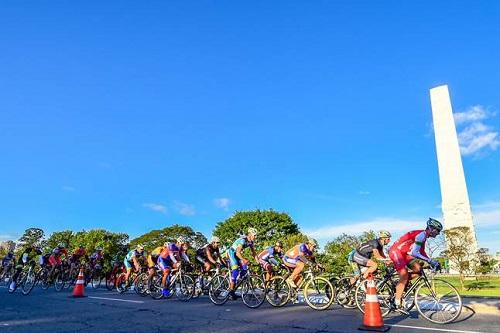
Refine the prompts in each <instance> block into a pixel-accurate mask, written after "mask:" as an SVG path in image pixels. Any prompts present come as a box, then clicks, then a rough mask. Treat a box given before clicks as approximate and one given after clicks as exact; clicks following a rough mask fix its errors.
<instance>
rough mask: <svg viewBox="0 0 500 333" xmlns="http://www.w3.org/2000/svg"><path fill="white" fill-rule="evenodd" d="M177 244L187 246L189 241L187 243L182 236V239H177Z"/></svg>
mask: <svg viewBox="0 0 500 333" xmlns="http://www.w3.org/2000/svg"><path fill="white" fill-rule="evenodd" d="M177 243H179V244H186V243H187V241H186V238H184V237H182V236H180V237H177Z"/></svg>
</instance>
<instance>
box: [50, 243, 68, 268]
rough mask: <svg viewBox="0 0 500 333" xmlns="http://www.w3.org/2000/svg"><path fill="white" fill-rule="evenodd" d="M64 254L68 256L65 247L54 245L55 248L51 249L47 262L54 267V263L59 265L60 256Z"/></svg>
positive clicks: (60, 262)
mask: <svg viewBox="0 0 500 333" xmlns="http://www.w3.org/2000/svg"><path fill="white" fill-rule="evenodd" d="M63 254H64V255H65V256H66V257H67V256H68V250H66V249H65V248H62V249H61V248H58V247H56V248H55V249H53V250H52V254H51V255H50V257H49V264H50V266H52V267H54V266H56V265H61V264H62V261H61V256H62V255H63Z"/></svg>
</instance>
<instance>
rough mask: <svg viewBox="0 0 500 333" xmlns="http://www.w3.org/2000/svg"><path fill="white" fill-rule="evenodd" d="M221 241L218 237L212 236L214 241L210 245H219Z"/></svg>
mask: <svg viewBox="0 0 500 333" xmlns="http://www.w3.org/2000/svg"><path fill="white" fill-rule="evenodd" d="M219 242H220V239H219V237H217V236H212V239H211V240H210V243H219Z"/></svg>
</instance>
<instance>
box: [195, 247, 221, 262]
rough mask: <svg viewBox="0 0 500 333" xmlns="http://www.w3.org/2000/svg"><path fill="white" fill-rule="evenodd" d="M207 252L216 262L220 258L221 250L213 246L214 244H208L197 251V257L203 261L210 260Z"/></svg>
mask: <svg viewBox="0 0 500 333" xmlns="http://www.w3.org/2000/svg"><path fill="white" fill-rule="evenodd" d="M207 252H210V254H211V255H212V258H214V260H216V259H217V258H219V257H220V253H219V248H218V247H215V246H213V245H212V243H207V244H205V245H203V246H202V247H200V248H199V249H198V250H196V256H197V257H200V258H203V259H208V255H207Z"/></svg>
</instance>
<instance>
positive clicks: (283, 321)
mask: <svg viewBox="0 0 500 333" xmlns="http://www.w3.org/2000/svg"><path fill="white" fill-rule="evenodd" d="M85 293H86V295H87V297H85V298H76V299H75V298H71V297H70V295H71V292H70V291H62V292H60V293H58V292H55V291H54V290H53V289H52V288H51V289H49V290H47V291H45V290H41V289H40V288H35V289H34V290H33V292H32V294H30V295H29V296H23V295H22V294H21V293H20V292H16V293H15V294H12V295H11V294H8V293H7V289H6V288H0V332H2V333H3V332H23V333H30V332H51V333H63V332H113V333H118V332H182V333H196V332H217V333H226V332H227V333H235V332H252V333H257V332H272V333H279V332H287V333H288V332H301V333H304V332H318V333H319V332H360V331H358V330H357V328H358V326H359V325H360V323H361V322H362V315H361V314H360V313H359V312H358V311H357V310H346V309H342V308H340V307H338V306H336V305H334V306H333V307H331V308H330V309H329V310H326V311H315V310H312V309H310V308H309V307H307V306H306V305H301V304H298V305H289V306H286V307H283V308H272V307H271V306H269V305H268V304H266V303H264V304H263V305H262V306H261V307H260V308H258V309H249V308H247V307H246V306H245V305H244V304H243V303H242V302H241V300H237V301H230V302H228V303H227V304H226V305H224V306H215V305H213V304H212V303H211V302H210V300H209V299H208V298H207V297H202V298H200V299H193V300H191V301H189V302H186V303H184V302H181V301H178V300H175V296H174V298H173V299H171V300H160V301H155V300H152V299H151V298H149V297H140V296H137V295H136V294H134V293H133V292H132V293H126V294H123V295H120V294H118V293H116V292H109V291H107V290H104V289H99V290H91V289H89V288H86V290H85ZM385 323H386V324H388V325H391V329H390V331H389V332H455V333H470V332H490V333H498V332H500V316H498V315H479V314H475V313H474V312H473V311H471V310H469V309H466V308H465V309H464V311H463V314H462V316H461V318H460V321H459V322H456V323H453V324H448V325H434V324H432V323H429V322H427V321H426V320H424V319H422V318H418V314H417V313H416V312H415V313H412V315H411V316H410V317H403V316H395V317H391V318H387V319H386V320H385Z"/></svg>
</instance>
